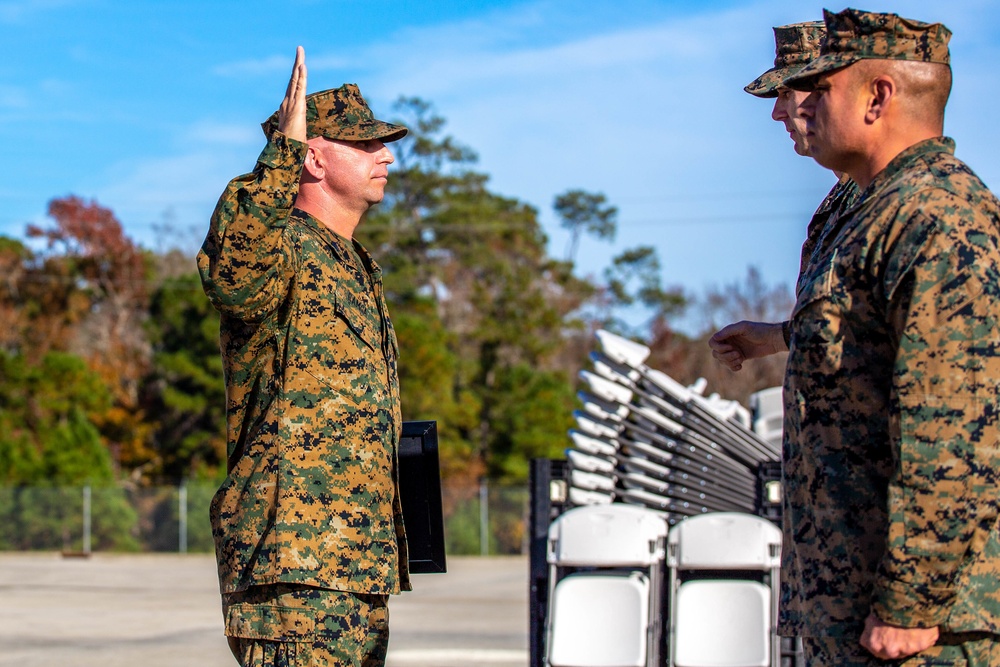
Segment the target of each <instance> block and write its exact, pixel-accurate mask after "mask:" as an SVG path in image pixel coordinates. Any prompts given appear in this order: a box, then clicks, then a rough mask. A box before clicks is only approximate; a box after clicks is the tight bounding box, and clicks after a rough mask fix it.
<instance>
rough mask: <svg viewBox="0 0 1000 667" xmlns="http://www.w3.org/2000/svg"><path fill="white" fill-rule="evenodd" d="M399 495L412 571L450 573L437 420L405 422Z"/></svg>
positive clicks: (401, 441) (400, 449)
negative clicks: (443, 511) (445, 548)
mask: <svg viewBox="0 0 1000 667" xmlns="http://www.w3.org/2000/svg"><path fill="white" fill-rule="evenodd" d="M399 496H400V501H401V502H402V505H403V525H404V526H405V527H406V541H407V543H408V545H409V550H410V572H411V573H413V574H433V573H441V572H446V571H447V565H446V563H445V555H444V516H443V514H442V512H441V469H440V467H439V465H438V436H437V422H433V421H419V422H403V434H402V437H400V440H399Z"/></svg>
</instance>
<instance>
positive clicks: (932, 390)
mask: <svg viewBox="0 0 1000 667" xmlns="http://www.w3.org/2000/svg"><path fill="white" fill-rule="evenodd" d="M826 23H827V29H828V35H829V37H828V39H827V41H826V42H825V43H824V47H823V54H822V55H821V56H820V57H819V58H818V59H817V60H815V61H813V63H811V64H810V65H809V66H807V67H806V68H804V69H802V70H801V71H800V73H799V74H798V75H795V76H793V77H792V78H791V79H789V80H787V81H786V84H787V85H790V86H791V87H796V86H802V85H808V84H809V81H810V79H809V78H808V77H812V76H815V75H816V74H819V73H822V72H825V71H830V70H832V69H836V68H839V67H843V66H845V65H848V64H850V63H851V62H854V61H855V60H857V59H858V58H860V57H878V58H907V59H911V60H923V61H929V62H939V63H941V62H943V63H947V41H948V37H949V36H950V33H949V32H948V31H947V29H946V28H944V26H941V25H940V24H933V25H928V24H921V23H918V22H915V21H908V20H906V19H900V18H899V17H895V16H893V15H885V14H869V13H865V12H857V11H855V10H845V11H844V12H842V13H841V14H831V13H829V12H827V13H826ZM873 54H874V55H873ZM953 152H954V144H953V142H952V141H951V140H950V139H947V138H944V137H940V138H937V139H932V140H928V141H923V142H920V143H918V144H916V145H914V146H911V147H910V148H908V149H906V150H905V151H903V152H902V153H900V154H899V155H897V156H896V157H895V159H893V160H892V161H891V163H890V164H889V165H888V166H887V167H886V168H885V169H884V170H883V171H882V172H880V173H879V174H878V175H876V176H875V178H874V179H873V181H872V182H871V184H870V185H869V186H868V187H867V188H866V190H865V191H864V192H862V193H861V195H860V197H859V199H858V201H857V202H856V203H855V204H854V205H853V206H850V207H849V208H847V209H846V210H841V211H839V212H834V215H832V216H831V218H830V220H828V221H827V224H826V225H825V227H824V229H823V231H822V232H821V233H820V234H819V236H818V238H817V242H816V244H815V247H814V248H813V251H812V252H811V253H810V258H809V260H808V261H807V262H806V263H805V268H804V271H803V273H802V275H801V276H800V278H799V281H798V285H797V293H796V305H795V309H794V312H793V316H792V320H791V334H792V335H791V346H790V352H789V357H788V365H787V370H786V376H785V385H784V395H785V424H784V513H783V521H784V532H785V543H784V549H783V567H782V582H781V583H782V589H783V590H782V610H781V622H780V632H781V634H783V635H801V636H803V637H805V638H807V650H808V649H809V647H810V646H811V647H812V651H813V655H812V656H811V657H812V661H811V663H810V664H814V665H820V664H824V665H826V664H829V665H837V666H838V667H843V666H844V665H855V664H858V665H861V664H889V663H884V662H882V661H879V660H876V659H874V658H872V657H871V656H870V655H868V654H867V653H866V652H865V651H864V650H863V649H861V648H860V646H859V645H858V639H859V638H860V635H861V632H862V629H863V624H864V620H865V618H866V617H867V616H868V614H869V612H870V611H871V612H874V613H875V614H876V615H877V616H878V617H879V618H880V619H882V620H883V621H885V622H887V623H890V624H893V625H896V626H901V627H934V626H939V628H940V631H941V633H942V637H941V640H940V641H939V642H938V645H937V646H935V647H933V648H932V649H929V650H928V651H925V652H923V653H921V654H919V655H918V656H915V657H913V658H910V659H908V660H906V661H903V662H902V663H900V664H906V665H924V664H949V665H950V664H965V662H964V661H965V660H968V661H969V662H968V664H972V665H988V664H998V663H997V662H995V661H996V660H998V659H1000V652H998V651H997V650H996V648H995V646H996V644H995V641H994V640H995V639H996V633H1000V535H998V532H997V518H998V489H997V483H998V481H1000V480H998V479H997V478H998V474H1000V451H998V444H1000V426H998V421H997V420H998V417H1000V415H998V392H1000V325H998V319H997V318H998V317H1000V250H998V247H997V238H998V232H1000V202H998V201H997V199H996V198H995V197H994V196H993V194H992V193H991V192H990V191H989V190H988V189H987V188H986V186H985V185H984V184H983V183H982V182H981V181H980V180H979V178H978V177H976V175H975V174H974V173H973V172H972V171H971V170H970V169H969V168H968V167H967V166H966V165H965V164H963V163H962V162H961V161H959V160H958V159H956V158H955V157H954V155H953ZM810 640H812V641H810ZM991 652H992V655H993V656H995V657H994V658H993V660H994V662H992V663H991Z"/></svg>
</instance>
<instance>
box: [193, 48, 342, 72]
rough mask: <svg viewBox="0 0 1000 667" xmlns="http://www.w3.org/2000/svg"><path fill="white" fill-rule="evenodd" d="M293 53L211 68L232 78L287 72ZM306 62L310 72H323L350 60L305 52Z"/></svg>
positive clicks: (339, 67) (289, 69)
mask: <svg viewBox="0 0 1000 667" xmlns="http://www.w3.org/2000/svg"><path fill="white" fill-rule="evenodd" d="M293 60H294V54H288V55H280V56H279V55H273V56H268V57H267V58H257V59H249V60H241V61H237V62H232V63H223V64H221V65H216V66H215V67H213V68H212V73H213V74H215V75H216V76H222V77H232V78H256V77H261V76H270V75H273V74H278V73H288V72H291V70H292V62H293ZM306 64H307V65H308V67H309V71H310V72H323V71H329V70H336V69H348V68H350V67H351V66H352V61H351V60H349V59H347V58H342V57H340V56H336V55H319V56H315V57H314V56H312V55H311V54H306Z"/></svg>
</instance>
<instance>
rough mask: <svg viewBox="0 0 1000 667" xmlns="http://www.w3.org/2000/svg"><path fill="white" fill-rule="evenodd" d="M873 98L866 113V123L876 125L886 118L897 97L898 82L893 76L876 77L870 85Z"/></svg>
mask: <svg viewBox="0 0 1000 667" xmlns="http://www.w3.org/2000/svg"><path fill="white" fill-rule="evenodd" d="M869 85H870V86H871V87H870V91H871V98H870V99H869V101H868V109H867V110H866V111H865V121H867V122H868V123H874V122H875V121H876V120H878V119H880V118H884V117H885V115H886V113H888V110H889V105H890V104H891V103H892V101H893V98H895V96H896V92H897V88H896V82H895V81H893V79H892V77H891V76H887V75H882V76H877V77H875V78H874V79H873V80H872V82H871V84H869Z"/></svg>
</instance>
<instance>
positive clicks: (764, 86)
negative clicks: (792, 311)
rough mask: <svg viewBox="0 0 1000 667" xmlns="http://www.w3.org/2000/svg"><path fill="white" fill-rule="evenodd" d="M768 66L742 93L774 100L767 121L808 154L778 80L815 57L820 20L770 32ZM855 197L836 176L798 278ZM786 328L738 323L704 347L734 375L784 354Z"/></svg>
mask: <svg viewBox="0 0 1000 667" xmlns="http://www.w3.org/2000/svg"><path fill="white" fill-rule="evenodd" d="M773 30H774V52H775V57H774V66H773V67H771V68H770V69H769V70H767V71H766V72H764V73H763V74H761V75H760V76H758V77H757V78H756V79H754V80H753V81H751V82H750V83H749V84H747V85H746V86H744V88H743V90H745V91H746V92H748V93H750V94H751V95H753V96H754V97H759V98H761V99H774V101H775V102H774V109H773V111H772V112H771V118H773V119H774V120H776V121H779V122H783V123H784V124H785V127H786V129H788V131H789V133H790V134H791V135H792V139H793V141H794V146H795V152H796V153H798V154H799V155H808V149H809V144H808V140H807V138H806V137H805V136H804V134H805V133H804V129H805V128H804V125H805V123H804V121H803V120H802V119H801V117H800V116H799V111H798V108H797V106H798V105H797V102H798V100H799V99H800V98H801V97H804V95H803V94H797V93H796V92H795V91H792V90H791V89H789V88H787V87H786V86H785V85H784V80H785V79H787V78H788V77H790V76H791V75H793V74H795V73H796V72H798V71H799V70H800V69H802V68H803V67H805V66H806V65H807V64H809V62H811V61H812V60H813V59H815V58H816V57H817V56H819V51H820V44H821V42H822V40H823V37H824V36H825V35H826V27H825V25H824V24H823V22H822V21H807V22H804V23H793V24H791V25H784V26H778V27H775V28H774V29H773ZM857 195H858V187H857V185H855V183H854V181H852V180H851V179H850V178H849V177H848V176H847V175H840V174H838V179H837V182H836V183H835V184H834V186H833V188H832V189H831V190H830V192H829V193H828V194H827V195H826V197H825V198H824V199H823V201H822V203H820V205H819V207H818V208H817V209H816V212H815V213H813V216H812V218H811V219H810V221H809V225H808V227H807V228H806V240H805V242H804V243H803V244H802V253H801V259H800V262H799V275H801V274H802V273H803V272H804V271H805V269H806V265H807V263H808V262H809V259H810V257H811V256H812V251H813V247H814V246H815V245H816V239H817V238H818V237H819V235H820V234H821V233H822V231H823V229H824V228H825V226H826V224H827V220H829V219H830V217H831V215H832V214H833V213H834V212H836V211H838V210H840V209H841V208H846V207H847V206H849V205H850V204H851V203H853V202H854V200H855V199H856V198H857ZM789 331H790V329H789V323H788V322H782V323H780V324H771V323H763V322H746V321H744V322H738V323H735V324H732V325H729V326H727V327H724V328H723V329H721V330H720V331H719V332H717V333H716V334H715V335H714V336H712V338H711V340H710V341H709V344H710V345H711V346H712V349H713V354H714V355H715V356H716V358H718V359H719V360H720V361H723V362H724V363H726V364H727V365H728V366H730V368H732V369H733V370H740V368H741V367H742V363H743V361H745V360H746V359H751V358H757V357H762V356H767V355H769V354H774V353H777V352H783V351H785V350H787V349H788V334H789Z"/></svg>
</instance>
